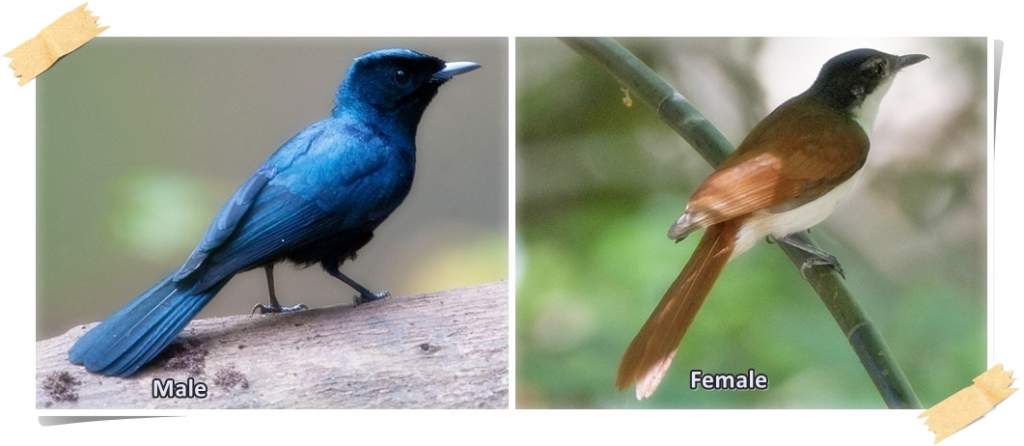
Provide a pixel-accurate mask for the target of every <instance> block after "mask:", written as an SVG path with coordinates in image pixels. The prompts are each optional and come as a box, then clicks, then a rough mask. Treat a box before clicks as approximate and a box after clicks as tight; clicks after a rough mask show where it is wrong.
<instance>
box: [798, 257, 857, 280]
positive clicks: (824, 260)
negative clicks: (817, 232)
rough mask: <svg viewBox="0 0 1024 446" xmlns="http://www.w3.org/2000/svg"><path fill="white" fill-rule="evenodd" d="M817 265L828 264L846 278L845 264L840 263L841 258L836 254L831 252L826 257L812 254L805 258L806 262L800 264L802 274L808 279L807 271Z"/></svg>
mask: <svg viewBox="0 0 1024 446" xmlns="http://www.w3.org/2000/svg"><path fill="white" fill-rule="evenodd" d="M815 266H828V267H830V268H832V269H833V270H835V271H836V272H837V273H839V277H842V278H843V280H846V272H845V271H843V265H841V264H840V263H839V259H837V258H836V256H834V255H831V254H829V255H828V256H826V257H817V256H812V257H808V258H807V259H805V260H804V263H803V264H801V265H800V275H801V276H803V278H804V279H805V280H806V279H807V271H808V270H810V269H811V268H814V267H815Z"/></svg>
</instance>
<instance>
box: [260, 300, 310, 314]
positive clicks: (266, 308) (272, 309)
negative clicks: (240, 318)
mask: <svg viewBox="0 0 1024 446" xmlns="http://www.w3.org/2000/svg"><path fill="white" fill-rule="evenodd" d="M308 309H309V307H307V306H306V304H296V305H292V306H290V307H282V306H280V305H263V304H262V303H259V304H256V305H255V306H253V307H252V312H251V313H249V316H252V315H254V314H256V311H257V310H258V311H259V312H260V314H267V313H293V312H296V311H303V310H308Z"/></svg>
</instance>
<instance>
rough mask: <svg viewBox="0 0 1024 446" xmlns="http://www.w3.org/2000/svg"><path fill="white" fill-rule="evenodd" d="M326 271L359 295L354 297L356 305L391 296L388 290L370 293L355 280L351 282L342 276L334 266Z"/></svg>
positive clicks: (348, 278)
mask: <svg viewBox="0 0 1024 446" xmlns="http://www.w3.org/2000/svg"><path fill="white" fill-rule="evenodd" d="M326 270H327V274H330V275H331V276H333V277H334V278H336V279H338V280H340V281H342V282H345V284H346V285H348V286H350V287H352V289H354V290H356V291H358V292H359V295H358V296H356V305H360V304H365V303H367V302H372V301H375V300H379V299H383V298H385V297H388V296H390V295H391V293H390V292H388V290H383V291H379V292H376V293H374V292H372V291H370V290H369V289H367V288H366V287H364V286H362V285H360V284H359V283H358V282H356V281H355V280H352V279H351V278H350V277H348V276H346V275H345V274H343V273H342V272H341V270H339V269H338V267H336V266H333V265H332V267H330V268H326Z"/></svg>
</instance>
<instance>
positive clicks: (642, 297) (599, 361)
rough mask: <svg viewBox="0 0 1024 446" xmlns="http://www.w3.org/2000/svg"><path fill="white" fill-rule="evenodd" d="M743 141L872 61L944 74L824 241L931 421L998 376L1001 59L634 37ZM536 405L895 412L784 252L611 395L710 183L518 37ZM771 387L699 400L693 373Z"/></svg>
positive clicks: (638, 116) (609, 98)
mask: <svg viewBox="0 0 1024 446" xmlns="http://www.w3.org/2000/svg"><path fill="white" fill-rule="evenodd" d="M622 41H623V43H624V44H625V45H626V46H627V47H629V48H630V49H631V50H633V51H634V52H635V53H636V54H637V55H638V56H639V57H640V58H641V59H643V60H644V61H645V62H647V63H648V64H649V65H651V66H652V67H653V68H654V69H655V70H656V71H657V72H658V73H659V74H661V75H662V76H663V77H664V78H665V79H666V80H668V81H669V82H670V83H671V84H672V85H674V86H676V88H677V89H678V90H680V92H682V93H683V94H684V95H685V96H687V98H689V99H690V100H691V101H692V102H693V103H694V104H695V105H696V106H697V108H698V109H700V110H701V111H702V112H703V113H704V114H705V116H706V117H708V118H709V119H710V120H711V122H713V123H714V124H715V125H716V126H718V128H719V129H720V130H722V131H723V133H725V135H726V136H727V137H728V138H729V139H730V140H731V141H732V142H733V143H734V144H736V143H739V141H740V140H741V139H742V138H743V136H744V135H745V134H746V132H747V131H748V130H749V129H750V128H751V127H753V125H754V124H755V123H756V122H757V121H758V120H760V119H761V118H762V117H763V116H765V115H766V114H767V113H768V112H769V111H770V110H771V109H772V108H774V107H775V106H777V105H778V104H780V103H781V102H782V101H784V100H786V99H788V98H789V97H792V96H795V95H797V94H799V93H801V92H802V91H803V90H805V89H806V88H807V87H809V86H810V85H811V83H812V82H813V80H814V78H815V77H816V76H817V73H818V69H819V68H820V67H821V65H822V64H823V63H824V62H825V61H826V60H827V59H828V58H829V57H831V56H834V55H836V54H839V53H841V52H843V51H846V50H849V49H853V48H858V47H873V48H877V49H880V50H882V51H886V52H890V53H896V54H905V53H925V54H928V55H930V56H931V60H929V61H927V62H926V63H923V64H920V65H918V66H915V67H913V68H912V69H908V70H907V71H905V72H903V73H901V74H900V75H899V78H898V79H897V80H896V82H895V84H894V85H893V87H892V89H891V90H890V92H889V93H888V95H887V97H886V100H885V101H884V102H883V104H882V107H881V110H880V113H879V116H878V118H877V120H876V125H875V129H874V134H873V136H872V149H871V154H870V156H869V159H868V165H867V168H866V169H865V175H863V176H862V177H861V180H860V182H859V184H858V186H857V188H856V192H855V193H854V194H853V195H852V196H851V197H850V198H849V199H847V200H846V202H844V203H843V204H841V205H840V207H839V210H838V211H837V212H836V213H835V214H834V215H833V216H832V217H831V218H830V219H829V220H827V221H826V222H825V223H824V224H822V225H820V226H818V227H817V228H816V229H815V230H814V231H813V236H814V238H815V239H816V240H817V241H818V242H819V243H820V244H821V245H822V246H823V247H824V248H825V249H827V250H829V251H830V252H832V253H833V254H835V255H837V256H838V257H839V259H840V260H841V261H842V263H843V265H844V267H845V269H846V273H847V277H848V280H847V281H846V284H847V286H848V287H849V288H850V290H851V291H852V292H853V294H854V295H855V296H856V297H857V299H858V301H859V302H860V303H861V304H862V305H863V307H864V309H865V310H866V311H867V313H868V315H869V316H870V318H871V319H872V320H873V321H874V323H875V324H876V325H877V328H878V329H879V330H880V332H881V333H882V335H883V337H884V338H885V339H886V340H887V341H888V343H889V346H890V348H891V350H892V352H893V354H894V356H895V358H896V360H897V361H898V363H899V364H900V365H901V366H902V367H903V369H904V371H905V372H906V374H907V376H908V378H909V380H910V382H911V383H912V385H913V386H914V388H915V390H916V391H917V393H918V395H919V397H920V398H921V401H922V403H923V404H924V405H926V406H929V405H932V404H935V403H937V402H939V401H940V400H942V399H943V398H945V397H946V396H948V395H950V394H951V393H953V392H954V391H956V390H957V389H959V388H961V387H963V386H965V385H968V384H969V383H970V380H971V378H972V377H974V376H976V375H977V374H979V373H980V372H981V371H983V370H984V369H985V367H986V337H985V334H986V329H985V314H986V313H985V311H986V310H985V307H986V276H987V273H986V267H985V265H986V236H987V235H986V215H987V210H986V152H987V151H986V94H987V87H986V46H985V45H986V43H985V40H984V39H980V38H941V39H932V38H928V39H797V38H785V39H759V38H678V39H624V40H622ZM516 45H517V56H516V60H517V63H516V98H517V99H516V100H517V103H516V104H517V106H516V107H517V109H516V114H517V117H516V119H517V120H516V123H517V125H516V135H517V153H516V175H517V181H516V185H517V190H516V193H517V243H518V245H519V246H518V247H517V253H518V256H517V262H518V263H519V264H518V268H517V270H518V274H519V276H518V277H517V287H518V289H517V303H516V318H517V321H516V323H517V348H516V353H517V356H518V358H517V361H516V362H517V366H516V367H517V387H516V389H517V391H516V393H517V398H518V406H519V407H561V408H566V407H578V408H607V407H615V408H622V407H645V408H656V407H693V408H790V407H792V408H883V407H884V404H883V402H882V400H881V398H880V397H879V395H878V393H877V391H876V390H875V388H874V386H873V385H872V384H871V382H870V380H869V378H868V376H867V374H866V373H865V372H864V370H863V368H862V367H861V365H860V363H859V361H858V360H857V358H856V356H855V354H854V353H853V351H852V350H851V348H850V347H849V344H848V343H847V341H846V339H845V337H844V335H843V334H842V333H841V332H840V330H839V329H838V327H837V325H836V323H835V321H834V320H833V319H832V318H831V316H830V315H829V313H828V311H827V310H826V309H825V307H824V305H823V304H822V303H821V302H820V301H819V299H818V297H817V295H816V294H814V293H813V292H812V290H811V289H810V287H809V286H808V285H807V284H806V283H805V282H803V280H802V279H801V278H800V276H799V274H798V272H797V270H796V269H795V268H793V267H792V265H791V264H790V263H789V261H788V260H787V259H786V258H785V256H784V255H783V254H782V252H781V251H780V250H779V249H777V248H775V247H773V246H768V245H766V244H761V245H760V246H757V247H755V248H754V249H752V250H751V251H749V252H748V253H746V254H745V255H743V256H741V257H739V258H737V259H736V260H735V261H734V262H733V263H731V264H730V265H729V267H727V268H726V270H725V272H724V273H723V275H722V276H721V277H720V278H719V281H718V283H717V285H716V286H715V288H714V290H713V291H712V293H711V296H709V298H708V300H707V302H706V303H705V304H704V307H703V308H702V309H701V310H700V313H699V314H698V315H697V318H696V320H695V322H694V324H693V326H691V328H690V330H689V332H688V333H687V335H686V337H685V338H684V339H683V342H682V345H681V347H680V349H679V352H678V355H677V356H676V359H675V362H674V364H673V367H672V369H671V370H670V371H669V374H668V376H667V377H666V379H665V381H664V382H663V383H662V384H661V387H660V388H659V390H658V392H657V393H656V394H655V395H654V397H653V398H651V399H650V400H648V401H644V402H637V401H636V400H635V399H634V397H633V392H632V390H629V391H624V392H618V391H616V390H615V388H614V386H613V381H614V374H615V371H616V368H617V365H618V361H619V358H620V355H621V354H622V352H623V351H624V350H625V348H626V346H627V345H628V344H629V341H630V340H631V339H632V337H633V335H634V334H635V333H636V332H637V331H638V330H639V328H640V326H641V325H642V323H643V321H644V320H646V318H647V316H648V315H649V314H650V312H651V310H653V308H654V306H655V305H656V303H657V301H658V300H659V299H660V298H661V296H662V293H663V292H664V291H665V289H666V288H667V287H668V285H669V284H670V283H671V281H672V280H673V279H674V278H675V276H676V275H677V274H678V272H679V271H680V269H681V268H682V266H683V265H684V264H685V262H686V260H687V259H688V257H689V255H690V252H691V251H692V250H693V249H694V247H695V246H696V243H697V241H698V239H699V238H700V237H699V234H698V235H697V236H696V237H689V238H688V239H687V240H686V241H685V242H683V243H680V244H679V245H675V244H673V243H672V242H670V241H669V240H668V239H667V238H666V237H665V231H666V230H667V228H668V226H669V225H670V223H672V222H673V221H674V220H675V218H676V217H677V216H678V215H679V214H680V213H681V212H682V210H683V207H684V205H685V202H686V199H687V198H688V197H689V195H690V194H691V193H692V192H693V190H694V188H695V187H696V185H697V184H698V183H699V182H700V181H701V180H702V179H703V178H704V177H705V176H706V175H707V174H708V173H710V167H709V166H708V165H707V164H706V163H705V162H704V161H703V159H701V158H700V157H699V156H698V155H697V153H696V152H695V151H694V150H693V149H692V148H691V147H689V146H688V145H687V144H686V143H685V142H684V141H683V140H682V139H681V138H679V137H678V136H676V135H675V134H674V133H672V132H671V131H670V130H669V129H668V127H666V126H665V125H664V124H663V123H662V122H660V120H659V118H658V117H657V116H656V115H655V114H654V113H653V112H652V111H651V110H650V109H648V108H647V107H646V106H645V105H644V104H642V103H640V102H639V101H637V100H634V103H633V106H632V107H627V106H625V103H624V100H623V99H624V94H623V92H622V91H620V86H619V85H618V84H617V83H616V82H615V81H614V80H613V79H612V78H611V77H610V76H609V75H608V74H606V72H605V71H604V70H603V69H601V68H599V67H598V66H597V65H596V64H594V63H593V62H591V61H589V60H586V59H584V58H583V57H581V56H579V55H577V54H576V53H574V52H573V51H571V50H570V49H568V47H566V46H564V45H563V44H562V43H561V42H559V41H558V40H556V39H517V44H516ZM695 368H700V369H703V370H705V371H715V372H730V373H739V372H743V371H746V370H747V369H748V368H755V369H757V370H758V371H760V372H763V373H767V374H768V376H769V379H770V389H769V390H768V391H764V392H709V391H691V390H689V387H688V377H689V371H690V369H695Z"/></svg>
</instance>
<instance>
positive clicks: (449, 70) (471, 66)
mask: <svg viewBox="0 0 1024 446" xmlns="http://www.w3.org/2000/svg"><path fill="white" fill-rule="evenodd" d="M477 68H480V64H478V63H476V62H448V63H446V64H444V68H442V69H441V71H438V72H436V73H434V75H433V76H431V77H430V78H431V79H432V80H435V81H446V80H448V79H451V78H453V77H455V76H458V75H460V74H462V73H468V72H470V71H473V70H475V69H477Z"/></svg>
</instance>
